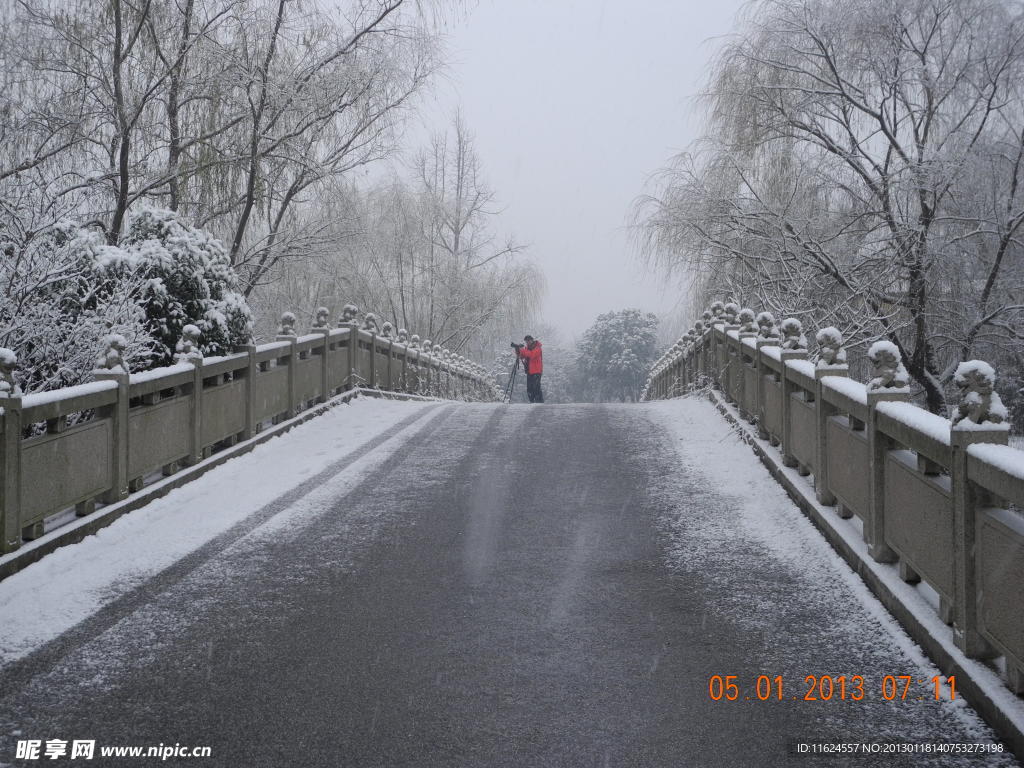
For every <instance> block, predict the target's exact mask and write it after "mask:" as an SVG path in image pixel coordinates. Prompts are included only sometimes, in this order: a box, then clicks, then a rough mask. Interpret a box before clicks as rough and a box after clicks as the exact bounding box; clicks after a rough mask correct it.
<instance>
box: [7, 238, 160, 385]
mask: <svg viewBox="0 0 1024 768" xmlns="http://www.w3.org/2000/svg"><path fill="white" fill-rule="evenodd" d="M5 223H6V222H5V221H3V220H0V285H2V286H3V291H4V292H3V295H2V297H0V346H2V347H4V348H8V349H10V350H12V351H13V352H14V353H15V354H16V355H17V357H18V360H19V367H18V372H17V374H16V378H17V380H18V382H19V383H20V385H21V386H22V388H23V389H24V391H25V392H26V393H32V392H39V391H43V390H49V389H58V388H60V387H68V386H74V385H76V384H81V383H84V382H86V381H90V380H91V371H92V370H93V369H94V368H95V367H96V364H97V360H98V359H99V358H100V356H101V355H104V354H106V351H107V347H108V345H107V343H106V338H107V337H108V336H109V335H111V334H114V335H118V336H120V337H122V338H123V339H124V342H125V343H124V347H123V349H122V351H121V355H122V360H123V363H124V364H125V365H127V366H128V367H129V368H131V369H133V370H139V369H142V368H145V367H146V366H147V365H148V364H149V362H150V360H151V358H152V355H153V350H154V346H155V344H154V339H153V336H152V334H151V333H150V330H149V328H148V327H147V324H146V314H145V311H144V310H143V308H142V306H141V304H140V302H141V301H142V298H143V296H144V294H145V291H146V288H147V283H146V280H145V279H144V278H143V277H142V276H140V275H138V274H136V273H135V272H133V271H131V270H120V271H117V272H116V273H110V272H109V271H108V265H109V264H111V263H115V262H118V261H122V260H123V259H124V258H125V255H124V252H123V250H122V249H120V248H118V247H115V246H110V245H107V243H106V241H105V240H104V238H103V236H102V235H101V234H100V233H99V232H95V231H92V230H87V229H82V228H80V227H78V226H76V225H74V224H60V225H57V226H52V227H48V228H46V229H43V230H40V231H38V232H31V233H26V234H24V235H21V236H17V235H15V234H13V233H14V232H16V231H17V229H16V228H15V227H10V228H6V229H5V226H4V225H5Z"/></svg>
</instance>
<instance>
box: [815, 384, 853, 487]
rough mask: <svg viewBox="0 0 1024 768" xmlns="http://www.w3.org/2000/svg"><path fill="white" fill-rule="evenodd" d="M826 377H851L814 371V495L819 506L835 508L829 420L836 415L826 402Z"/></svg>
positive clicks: (834, 410)
mask: <svg viewBox="0 0 1024 768" xmlns="http://www.w3.org/2000/svg"><path fill="white" fill-rule="evenodd" d="M826 376H849V371H848V370H846V369H841V368H815V369H814V380H815V382H814V402H815V408H814V417H815V433H814V437H815V440H814V495H815V497H816V498H817V499H818V503H819V504H824V505H826V506H833V505H834V504H835V503H836V497H835V495H834V494H833V493H832V492H831V491H829V489H828V483H829V481H828V420H829V418H831V417H832V416H833V415H835V412H836V409H835V407H834V406H832V405H830V404H829V403H827V402H825V398H824V396H823V392H822V390H823V386H822V380H823V379H824V378H825V377H826Z"/></svg>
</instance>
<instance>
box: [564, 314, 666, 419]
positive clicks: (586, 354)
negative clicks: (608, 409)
mask: <svg viewBox="0 0 1024 768" xmlns="http://www.w3.org/2000/svg"><path fill="white" fill-rule="evenodd" d="M657 332H658V318H657V316H655V315H653V314H651V313H650V312H641V311H640V310H639V309H623V310H619V311H618V312H608V313H607V314H603V315H599V316H598V318H597V321H596V322H595V323H594V324H593V325H592V326H590V328H589V329H587V331H586V333H584V334H583V340H582V341H581V342H580V344H579V346H578V348H577V358H576V379H577V395H578V397H579V399H581V400H594V401H597V402H602V401H606V400H618V401H620V402H625V401H627V400H628V401H630V402H636V401H637V400H638V399H639V398H640V392H641V390H642V389H643V383H644V379H645V378H646V376H647V371H648V369H649V368H650V367H651V364H652V363H653V362H654V360H655V358H656V357H657V355H656V353H655V345H656V339H657Z"/></svg>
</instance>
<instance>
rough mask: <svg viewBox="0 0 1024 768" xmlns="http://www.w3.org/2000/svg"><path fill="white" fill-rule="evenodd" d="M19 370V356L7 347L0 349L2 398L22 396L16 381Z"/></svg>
mask: <svg viewBox="0 0 1024 768" xmlns="http://www.w3.org/2000/svg"><path fill="white" fill-rule="evenodd" d="M17 368H18V356H17V355H16V354H14V352H13V351H12V350H10V349H7V347H0V397H15V396H17V395H20V394H21V387H19V386H18V382H16V381H15V380H14V372H15V371H16V370H17Z"/></svg>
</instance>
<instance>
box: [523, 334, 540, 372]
mask: <svg viewBox="0 0 1024 768" xmlns="http://www.w3.org/2000/svg"><path fill="white" fill-rule="evenodd" d="M519 356H520V357H521V358H523V364H524V365H525V366H526V372H527V373H544V361H543V360H542V359H541V352H540V342H539V341H537V340H536V339H534V342H533V349H530V348H529V347H523V348H522V349H520V350H519Z"/></svg>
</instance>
